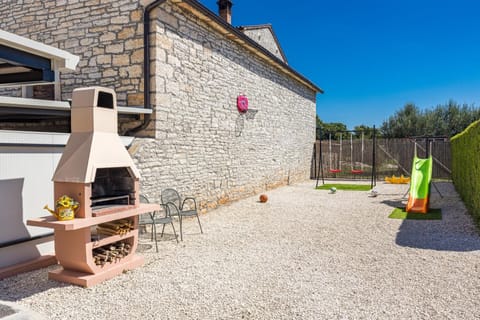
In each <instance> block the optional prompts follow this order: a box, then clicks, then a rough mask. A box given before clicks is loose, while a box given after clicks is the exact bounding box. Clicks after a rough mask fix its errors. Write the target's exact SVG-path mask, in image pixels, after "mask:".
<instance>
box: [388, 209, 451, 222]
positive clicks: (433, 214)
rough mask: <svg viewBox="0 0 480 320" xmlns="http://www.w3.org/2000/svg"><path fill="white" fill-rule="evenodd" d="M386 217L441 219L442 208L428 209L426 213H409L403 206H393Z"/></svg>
mask: <svg viewBox="0 0 480 320" xmlns="http://www.w3.org/2000/svg"><path fill="white" fill-rule="evenodd" d="M388 217H389V218H391V219H402V220H405V219H409V220H410V219H411V220H442V209H429V210H428V212H427V213H411V212H406V211H405V208H395V209H394V210H393V211H392V213H391V214H390V215H389V216H388Z"/></svg>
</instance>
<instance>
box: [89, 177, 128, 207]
mask: <svg viewBox="0 0 480 320" xmlns="http://www.w3.org/2000/svg"><path fill="white" fill-rule="evenodd" d="M91 200H92V208H101V207H106V206H114V205H134V204H135V178H134V175H133V174H132V172H131V170H130V168H128V167H120V168H99V169H97V170H96V174H95V181H94V182H93V183H92V197H91Z"/></svg>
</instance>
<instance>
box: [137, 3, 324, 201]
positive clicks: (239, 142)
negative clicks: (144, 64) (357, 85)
mask: <svg viewBox="0 0 480 320" xmlns="http://www.w3.org/2000/svg"><path fill="white" fill-rule="evenodd" d="M153 14H154V15H155V17H156V18H155V19H153V20H154V21H156V23H155V24H154V29H155V30H154V36H153V39H154V41H153V42H154V50H153V51H152V52H154V54H153V59H154V62H153V70H154V76H153V78H152V84H153V97H152V99H153V103H154V104H155V114H154V121H155V128H156V129H155V139H137V140H136V145H135V146H134V147H133V148H132V149H131V152H132V154H133V155H134V157H135V159H136V162H137V165H138V167H139V168H140V170H141V172H142V178H143V191H144V192H145V193H146V194H148V195H149V197H150V198H152V199H154V200H156V201H158V199H159V197H160V192H161V189H162V188H167V187H174V188H177V189H178V190H180V191H181V193H183V194H187V195H193V196H196V197H197V198H198V199H199V200H200V205H201V207H202V208H203V209H208V208H212V207H215V206H217V205H219V204H222V203H226V202H229V201H232V200H236V199H239V198H243V197H246V196H248V195H252V194H256V193H259V192H262V191H265V190H266V189H270V188H272V187H276V186H279V185H284V184H287V183H289V182H294V181H299V180H305V179H307V178H308V177H309V168H310V161H311V154H312V142H313V141H314V139H315V93H314V92H312V91H310V90H308V89H306V88H305V87H304V86H302V85H300V84H299V83H297V82H295V81H294V80H291V79H290V78H288V77H287V76H285V75H283V74H282V73H280V72H278V71H277V70H276V69H275V68H273V67H272V66H270V65H268V64H266V63H264V62H262V61H260V60H259V59H258V58H256V57H253V56H252V54H251V53H249V52H247V51H246V50H245V49H244V48H242V47H240V46H239V45H237V44H235V43H234V42H232V41H230V40H228V39H227V38H226V37H224V36H222V35H221V34H219V33H217V32H216V31H214V30H212V29H211V28H210V27H208V26H207V25H205V24H204V23H202V22H201V21H198V20H197V19H195V17H192V16H191V15H189V14H188V13H186V12H183V11H182V10H181V9H180V8H179V7H177V6H171V5H170V4H169V3H166V4H165V5H162V6H161V7H160V8H158V9H156V10H155V11H154V12H153ZM239 94H245V95H246V96H247V97H248V99H249V105H250V109H255V110H257V111H258V112H257V113H256V115H255V118H254V119H247V117H246V116H245V115H240V114H239V113H238V111H237V108H236V98H237V96H238V95H239Z"/></svg>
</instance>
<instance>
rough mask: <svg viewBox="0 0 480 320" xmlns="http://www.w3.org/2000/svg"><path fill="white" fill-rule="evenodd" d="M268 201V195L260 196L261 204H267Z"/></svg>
mask: <svg viewBox="0 0 480 320" xmlns="http://www.w3.org/2000/svg"><path fill="white" fill-rule="evenodd" d="M267 201H268V197H267V195H266V194H261V195H260V202H263V203H265V202H267Z"/></svg>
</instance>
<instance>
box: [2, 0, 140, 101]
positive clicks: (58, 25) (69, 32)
mask: <svg viewBox="0 0 480 320" xmlns="http://www.w3.org/2000/svg"><path fill="white" fill-rule="evenodd" d="M142 2H145V1H138V0H115V1H112V0H87V1H85V0H81V1H80V0H48V1H35V0H22V1H11V0H0V13H1V16H2V19H1V20H0V29H3V30H5V31H9V32H12V33H15V34H17V35H20V36H24V37H27V38H30V39H32V40H35V41H39V42H42V43H45V44H47V45H51V46H54V47H57V48H59V49H63V50H66V51H69V52H70V53H72V54H75V55H78V56H80V57H81V59H80V62H79V64H78V67H77V72H63V73H62V74H61V80H62V99H63V100H66V99H70V98H71V93H72V90H73V89H74V88H77V87H85V86H92V85H102V86H105V87H110V88H114V89H115V90H116V92H117V100H118V104H119V105H123V106H126V105H143V100H140V101H139V99H138V97H139V96H140V97H141V96H142V94H140V95H139V93H142V92H143V81H142V77H143V73H142V65H143V23H142V19H143V17H142V13H143V6H142ZM128 100H130V101H128Z"/></svg>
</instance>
